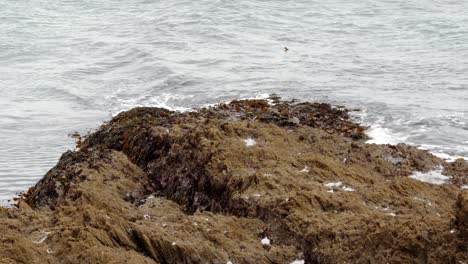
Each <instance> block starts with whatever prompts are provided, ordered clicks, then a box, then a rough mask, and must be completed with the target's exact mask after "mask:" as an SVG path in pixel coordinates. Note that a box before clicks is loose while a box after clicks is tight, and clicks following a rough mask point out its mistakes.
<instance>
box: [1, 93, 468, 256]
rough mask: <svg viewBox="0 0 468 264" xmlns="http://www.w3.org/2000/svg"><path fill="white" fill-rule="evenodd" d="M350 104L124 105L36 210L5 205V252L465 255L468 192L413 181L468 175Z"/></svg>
mask: <svg viewBox="0 0 468 264" xmlns="http://www.w3.org/2000/svg"><path fill="white" fill-rule="evenodd" d="M347 113H348V111H347V110H346V109H343V108H340V109H336V108H333V107H331V106H330V105H326V104H311V103H294V102H284V101H280V100H279V99H275V103H274V104H269V103H268V102H267V101H265V100H242V101H233V102H231V103H228V104H220V105H218V106H215V107H210V108H205V109H199V110H198V111H195V112H188V113H178V112H172V111H169V110H165V109H161V108H148V107H144V108H135V109H132V110H130V111H127V112H124V113H121V114H119V115H117V116H116V117H114V118H113V119H112V120H111V121H110V122H109V123H107V124H104V125H103V126H102V127H101V128H100V129H99V130H97V131H96V132H94V133H93V134H91V135H89V137H88V138H86V139H85V140H84V142H83V143H82V145H81V149H80V150H79V151H75V152H67V153H65V154H63V155H62V157H61V159H60V161H59V162H58V164H57V165H56V166H55V167H54V168H52V169H51V170H50V171H49V172H48V173H47V174H46V175H45V176H44V178H43V179H41V180H40V181H39V182H38V183H37V184H36V185H35V186H34V187H33V188H31V189H30V190H29V191H28V192H27V193H26V194H25V197H24V199H23V200H21V201H20V202H19V204H18V206H19V207H20V208H25V209H27V208H28V206H30V207H31V209H30V210H18V209H14V208H12V209H1V210H0V231H1V232H2V234H3V236H2V239H1V240H0V259H1V258H5V259H6V258H8V259H9V261H11V262H26V260H31V261H30V263H47V262H50V263H228V262H231V263H292V262H294V261H300V262H301V263H344V262H351V263H368V262H372V263H385V262H393V263H415V262H417V263H441V262H451V263H459V262H463V261H465V262H466V261H467V256H466V233H463V232H464V230H465V231H466V226H467V225H466V210H465V209H466V208H465V207H466V206H465V204H466V201H465V200H466V199H465V198H466V197H465V196H466V195H465V194H466V193H467V192H466V191H464V192H462V193H461V194H460V195H458V199H457V198H456V197H457V194H458V192H459V191H460V189H459V188H458V187H457V186H456V185H455V184H458V183H456V182H453V183H455V184H445V185H440V186H439V185H433V184H428V183H424V182H419V181H416V180H414V179H411V178H409V177H407V176H409V175H411V174H412V173H413V172H415V171H429V170H431V169H433V168H435V167H438V166H443V167H444V168H445V170H446V174H447V175H449V176H451V177H452V178H453V177H458V178H460V179H462V180H461V182H463V181H464V180H465V178H464V177H466V176H463V175H462V174H461V173H458V172H459V171H460V168H459V167H457V165H450V164H448V163H446V162H445V161H443V160H441V159H439V158H437V157H435V156H433V155H431V154H430V153H428V152H427V151H422V150H418V149H416V148H414V147H410V146H407V145H404V144H399V145H396V146H391V145H374V144H371V145H368V144H364V142H363V141H362V138H363V137H359V136H356V135H359V133H361V134H362V131H364V130H365V128H364V127H361V126H360V125H359V124H355V123H352V122H351V121H349V116H348V114H347ZM294 117H295V118H297V119H298V120H299V121H300V122H299V123H298V122H294ZM356 133H357V134H356ZM246 138H255V143H256V144H255V145H252V146H250V147H246V144H245V142H244V140H245V139H246ZM343 160H345V161H346V162H343ZM396 161H397V162H396ZM459 166H464V165H463V164H461V163H460V165H459ZM305 168H307V169H305ZM338 182H340V183H341V184H340V185H339V186H338V185H336V184H335V185H336V186H335V185H330V183H338ZM330 186H331V187H330ZM330 190H332V191H333V192H330ZM351 190H352V191H351ZM454 219H456V220H454ZM454 226H456V227H457V228H456V230H455V231H454V232H451V231H452V230H453V229H454Z"/></svg>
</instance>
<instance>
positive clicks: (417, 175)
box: [409, 168, 450, 185]
mask: <svg viewBox="0 0 468 264" xmlns="http://www.w3.org/2000/svg"><path fill="white" fill-rule="evenodd" d="M409 177H410V178H412V179H415V180H418V181H422V182H427V183H432V184H437V185H441V184H444V183H448V181H449V180H450V178H449V177H447V176H445V175H443V174H442V168H437V169H435V170H431V171H428V172H420V171H416V172H414V173H413V174H412V175H410V176H409Z"/></svg>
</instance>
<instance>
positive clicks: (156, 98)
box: [0, 0, 468, 203]
mask: <svg viewBox="0 0 468 264" xmlns="http://www.w3.org/2000/svg"><path fill="white" fill-rule="evenodd" d="M467 10H468V1H453V0H452V1H448V0H447V1H429V0H418V1H416V0H409V1H408V0H378V1H375V0H372V1H352V0H329V1H313V0H307V1H304V0H285V1H278V0H268V1H266V0H256V1H254V0H236V1H233V0H199V1H188V0H170V1H159V0H152V1H150V0H144V1H143V0H128V1H110V0H102V1H89V0H82V1H73V0H68V1H65V0H64V1H49V0H21V1H18V0H0V91H1V95H0V203H5V201H6V199H7V198H9V197H11V196H12V195H14V194H15V192H18V191H24V190H26V189H27V188H28V187H29V186H31V185H33V184H34V183H35V182H36V181H37V180H38V179H40V178H41V177H42V176H43V175H44V173H45V172H46V171H47V170H48V169H50V168H51V167H52V166H53V165H54V164H55V163H56V162H57V159H58V157H59V156H60V154H61V153H62V152H64V151H66V150H67V149H72V148H73V140H72V139H70V138H69V137H68V136H67V135H68V134H69V133H71V132H74V131H78V132H81V133H83V132H87V131H88V130H91V129H95V128H97V127H98V126H99V124H101V122H102V121H104V120H108V119H109V118H110V117H111V116H112V115H113V114H115V113H117V112H119V111H122V110H125V109H128V108H130V107H132V106H137V105H151V106H163V107H168V108H171V109H182V110H183V109H190V108H192V107H196V106H201V105H205V104H212V103H216V102H220V101H225V100H229V99H234V98H239V97H241V98H247V97H262V96H265V95H268V94H270V93H277V94H279V95H281V96H283V97H285V98H298V99H300V100H315V101H326V102H331V103H334V104H340V105H346V106H349V107H352V108H360V109H362V111H360V112H357V113H356V118H357V119H359V120H361V121H362V122H364V123H366V124H368V125H371V126H372V128H371V130H370V132H369V133H370V135H371V136H373V138H374V142H377V143H397V142H406V143H409V144H413V145H416V146H419V147H422V148H427V149H429V150H431V151H433V152H435V153H439V154H446V155H452V156H465V157H466V156H468V125H467V123H468V15H467V13H466V11H467ZM284 47H288V49H289V51H288V52H285V51H284Z"/></svg>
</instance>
